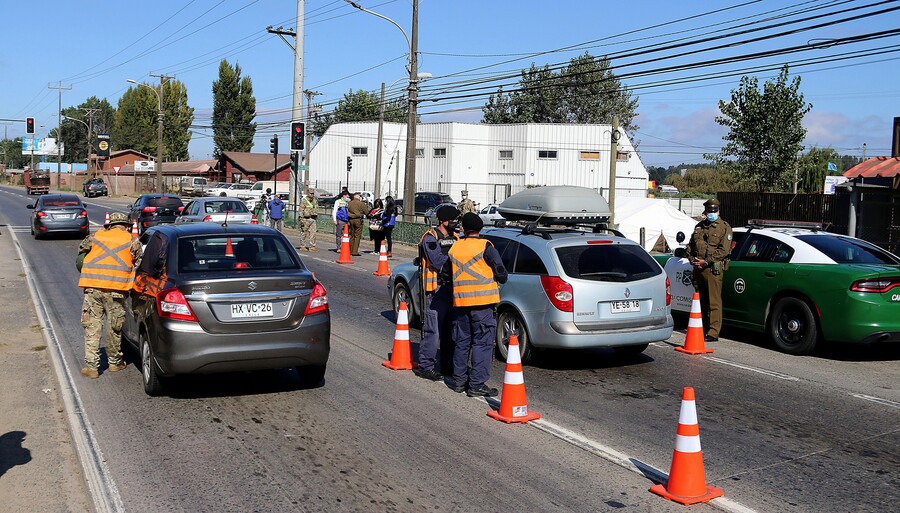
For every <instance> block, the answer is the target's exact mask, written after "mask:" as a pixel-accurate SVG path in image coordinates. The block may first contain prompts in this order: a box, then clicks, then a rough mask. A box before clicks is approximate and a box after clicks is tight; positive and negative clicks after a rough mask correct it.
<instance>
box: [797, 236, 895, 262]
mask: <svg viewBox="0 0 900 513" xmlns="http://www.w3.org/2000/svg"><path fill="white" fill-rule="evenodd" d="M797 239H799V240H801V241H803V242H805V243H807V244H809V245H810V246H812V247H814V248H816V249H818V250H819V251H821V252H822V253H824V254H825V256H827V257H828V258H830V259H832V260H834V261H835V262H837V263H839V264H888V265H900V258H898V257H897V256H896V255H893V254H891V253H888V252H887V251H885V250H883V249H881V248H879V247H878V246H876V245H874V244H870V243H868V242H865V241H861V240H858V239H851V238H849V237H841V236H829V235H798V236H797Z"/></svg>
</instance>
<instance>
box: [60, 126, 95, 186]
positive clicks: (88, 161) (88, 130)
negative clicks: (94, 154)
mask: <svg viewBox="0 0 900 513" xmlns="http://www.w3.org/2000/svg"><path fill="white" fill-rule="evenodd" d="M63 119H65V120H68V121H77V122H79V123H81V124H82V125H84V127H85V128H87V143H88V146H87V147H88V152H87V157H85V163H86V165H87V167H88V171H90V167H91V146H92V145H91V127H90V126H88V124H87V123H85V122H84V121H82V120H80V119H78V118H73V117H69V116H63ZM73 176H74V173H73Z"/></svg>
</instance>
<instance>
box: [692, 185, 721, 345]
mask: <svg viewBox="0 0 900 513" xmlns="http://www.w3.org/2000/svg"><path fill="white" fill-rule="evenodd" d="M703 206H704V207H705V209H704V211H703V213H704V215H705V219H704V220H703V221H700V222H699V223H697V226H696V227H695V228H694V233H693V235H691V240H690V242H689V243H688V247H687V257H688V259H689V260H690V262H691V265H692V266H694V287H695V288H696V289H697V292H699V293H700V307H701V310H702V312H703V326H704V327H705V328H706V341H707V342H716V341H717V340H719V330H721V329H722V276H723V275H724V274H725V270H726V269H727V268H728V256H729V255H730V254H731V239H732V234H731V226H730V225H729V224H728V223H727V222H725V220H724V219H720V218H719V200H717V199H715V198H712V199H710V200H707V201H706V203H704V204H703Z"/></svg>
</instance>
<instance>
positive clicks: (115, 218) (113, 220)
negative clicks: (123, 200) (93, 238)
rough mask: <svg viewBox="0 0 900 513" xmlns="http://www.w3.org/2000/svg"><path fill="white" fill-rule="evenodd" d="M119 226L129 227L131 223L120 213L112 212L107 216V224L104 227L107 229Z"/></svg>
mask: <svg viewBox="0 0 900 513" xmlns="http://www.w3.org/2000/svg"><path fill="white" fill-rule="evenodd" d="M115 224H121V225H123V226H131V221H130V220H129V219H128V216H127V215H125V214H123V213H121V212H114V213H112V214H110V215H109V222H108V223H106V224H105V225H104V226H105V227H106V228H109V227H110V226H112V225H115Z"/></svg>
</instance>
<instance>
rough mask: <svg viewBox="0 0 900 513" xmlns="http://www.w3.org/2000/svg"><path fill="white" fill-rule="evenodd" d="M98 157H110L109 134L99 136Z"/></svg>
mask: <svg viewBox="0 0 900 513" xmlns="http://www.w3.org/2000/svg"><path fill="white" fill-rule="evenodd" d="M97 156H98V157H109V134H97Z"/></svg>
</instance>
